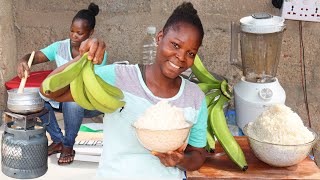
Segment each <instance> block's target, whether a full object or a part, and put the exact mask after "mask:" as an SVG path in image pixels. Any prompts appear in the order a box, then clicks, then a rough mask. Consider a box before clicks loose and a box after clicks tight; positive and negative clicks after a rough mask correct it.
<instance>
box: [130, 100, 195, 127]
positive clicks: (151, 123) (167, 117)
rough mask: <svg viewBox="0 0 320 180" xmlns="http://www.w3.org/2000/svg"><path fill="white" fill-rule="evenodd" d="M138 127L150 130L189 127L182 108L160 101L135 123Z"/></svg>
mask: <svg viewBox="0 0 320 180" xmlns="http://www.w3.org/2000/svg"><path fill="white" fill-rule="evenodd" d="M134 126H135V127H136V128H142V129H150V130H173V129H182V128H186V127H189V126H190V124H189V123H187V122H186V121H185V118H184V115H183V113H182V111H181V109H180V108H178V107H176V106H173V105H171V104H169V102H168V101H160V102H158V103H157V104H155V105H153V106H151V107H150V108H148V109H147V110H146V111H145V113H144V114H143V115H142V116H141V117H140V118H138V120H137V121H136V122H135V123H134Z"/></svg>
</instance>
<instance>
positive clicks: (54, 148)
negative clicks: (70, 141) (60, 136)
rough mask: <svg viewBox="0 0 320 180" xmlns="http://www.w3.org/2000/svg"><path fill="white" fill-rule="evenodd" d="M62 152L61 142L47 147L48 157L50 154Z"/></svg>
mask: <svg viewBox="0 0 320 180" xmlns="http://www.w3.org/2000/svg"><path fill="white" fill-rule="evenodd" d="M61 150H62V142H59V143H51V144H50V146H49V147H48V156H51V155H52V154H57V153H61Z"/></svg>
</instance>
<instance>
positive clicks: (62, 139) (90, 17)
mask: <svg viewBox="0 0 320 180" xmlns="http://www.w3.org/2000/svg"><path fill="white" fill-rule="evenodd" d="M98 13H99V6H98V5H96V4H94V3H91V4H90V5H89V7H88V9H82V10H80V11H79V12H78V13H77V14H76V15H75V16H74V18H73V20H72V24H71V26H70V33H69V38H70V39H65V40H62V41H57V42H54V43H53V44H51V45H49V46H48V47H46V48H43V49H41V50H40V51H37V52H36V53H35V56H34V60H33V63H32V64H39V63H44V62H48V61H55V62H56V64H57V67H60V66H61V65H63V64H66V63H68V62H69V61H70V60H72V59H73V58H75V57H77V56H78V55H79V47H80V44H81V43H82V42H83V41H85V40H86V39H88V38H89V37H90V36H91V35H92V34H93V32H94V27H95V23H96V20H95V16H96V15H97V14H98ZM29 57H30V54H27V55H25V56H24V57H23V58H22V59H21V60H20V61H19V62H20V63H19V65H18V69H17V70H18V76H19V77H20V78H22V77H23V76H24V73H23V72H24V71H25V70H26V71H27V72H28V73H29V72H30V69H29V67H28V65H27V61H28V59H29ZM106 61H107V54H106V53H105V55H104V58H103V62H102V63H101V65H105V64H106ZM99 66H100V65H99ZM44 99H45V100H46V103H45V107H46V108H47V109H48V110H49V113H48V114H47V115H43V116H42V117H40V118H41V119H42V121H43V122H45V123H46V122H50V123H49V124H48V126H47V131H48V132H49V134H50V136H51V140H52V141H53V143H52V144H51V145H50V146H49V147H48V155H49V156H50V155H51V154H55V153H61V155H60V158H59V160H58V164H69V163H71V162H72V161H73V158H74V154H75V152H74V150H73V145H74V143H75V138H76V136H77V134H78V131H79V128H80V126H81V123H82V119H83V118H84V117H86V118H90V117H94V116H98V115H100V114H102V113H101V112H98V111H89V110H86V109H83V108H82V107H80V106H79V105H77V104H76V103H75V102H64V103H61V104H60V103H59V102H57V101H53V100H50V99H46V98H44ZM54 110H58V111H61V112H62V113H63V119H64V127H65V135H63V133H62V132H61V129H60V127H59V125H58V123H57V120H56V117H55V114H54ZM49 116H50V117H49Z"/></svg>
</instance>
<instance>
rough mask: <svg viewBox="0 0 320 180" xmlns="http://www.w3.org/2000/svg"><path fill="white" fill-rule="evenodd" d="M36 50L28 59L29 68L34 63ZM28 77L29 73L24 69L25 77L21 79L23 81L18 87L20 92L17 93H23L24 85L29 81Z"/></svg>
mask: <svg viewBox="0 0 320 180" xmlns="http://www.w3.org/2000/svg"><path fill="white" fill-rule="evenodd" d="M34 53H35V52H34V51H32V53H31V55H30V57H29V60H28V66H29V68H30V67H31V64H32V61H33V57H34ZM27 78H28V73H27V71H26V70H25V71H24V77H23V78H22V79H21V82H20V85H19V89H18V92H17V93H23V89H24V86H25V85H26V82H27Z"/></svg>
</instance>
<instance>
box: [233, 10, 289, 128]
mask: <svg viewBox="0 0 320 180" xmlns="http://www.w3.org/2000/svg"><path fill="white" fill-rule="evenodd" d="M284 28H285V25H284V18H282V17H279V16H272V15H270V14H266V13H257V14H253V15H251V16H247V17H244V18H241V19H240V26H239V25H237V24H235V23H232V27H231V31H232V33H231V53H230V54H231V59H230V60H231V64H232V65H235V66H236V67H238V68H240V69H241V70H242V71H243V77H242V78H241V80H240V82H238V83H237V84H236V85H235V86H234V89H233V92H234V101H235V111H236V121H237V125H238V126H239V127H240V128H241V129H243V127H244V126H245V125H246V124H248V123H249V122H251V121H254V120H255V119H256V118H257V117H258V116H259V115H260V114H261V113H262V112H263V111H264V110H265V109H266V108H267V107H268V106H270V105H272V104H279V103H280V104H284V103H285V99H286V94H285V91H284V89H283V88H282V87H281V85H280V83H279V81H278V79H277V78H276V77H275V76H276V73H277V67H278V64H279V59H280V51H281V43H282V34H283V31H284ZM239 34H240V47H241V59H242V63H241V61H240V60H238V35H239Z"/></svg>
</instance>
